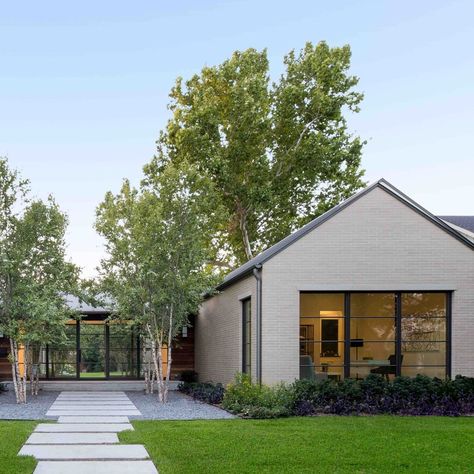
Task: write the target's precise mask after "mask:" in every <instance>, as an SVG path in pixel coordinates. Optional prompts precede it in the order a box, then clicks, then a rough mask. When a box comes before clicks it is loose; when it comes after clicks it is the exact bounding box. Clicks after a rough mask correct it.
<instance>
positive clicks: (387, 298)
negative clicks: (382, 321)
mask: <svg viewBox="0 0 474 474" xmlns="http://www.w3.org/2000/svg"><path fill="white" fill-rule="evenodd" d="M369 317H379V318H382V317H387V318H394V317H395V293H351V318H369Z"/></svg>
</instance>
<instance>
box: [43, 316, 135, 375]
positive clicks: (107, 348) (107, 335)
mask: <svg viewBox="0 0 474 474" xmlns="http://www.w3.org/2000/svg"><path fill="white" fill-rule="evenodd" d="M107 316H108V315H98V316H95V315H94V316H93V317H90V318H88V319H89V320H91V321H104V326H105V333H104V337H105V367H104V369H105V370H104V377H81V362H82V352H81V321H82V320H76V322H75V327H76V375H75V377H74V378H72V377H54V379H51V378H50V373H49V360H50V358H49V351H50V346H46V374H45V375H46V380H88V381H95V380H97V381H100V380H140V379H141V353H140V351H141V347H140V338H139V336H134V335H133V334H132V337H136V346H135V347H136V348H135V351H136V360H137V365H136V370H135V371H134V372H135V376H133V377H110V328H109V325H108V323H107V321H106V319H107ZM132 350H133V348H132Z"/></svg>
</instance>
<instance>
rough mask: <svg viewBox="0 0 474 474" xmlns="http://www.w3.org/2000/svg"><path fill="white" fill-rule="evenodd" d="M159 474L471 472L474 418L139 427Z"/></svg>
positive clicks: (128, 435) (137, 434)
mask: <svg viewBox="0 0 474 474" xmlns="http://www.w3.org/2000/svg"><path fill="white" fill-rule="evenodd" d="M133 425H134V427H135V431H129V432H123V433H121V434H120V438H121V441H122V442H128V443H143V444H145V446H146V448H147V449H148V452H149V453H150V455H151V457H152V458H153V461H154V462H155V464H156V466H157V467H158V469H159V471H160V474H172V473H173V474H176V473H187V474H190V473H203V472H205V473H223V472H225V473H239V474H240V473H317V472H320V473H357V472H358V473H395V472H397V473H398V472H410V473H411V472H413V473H439V472H446V473H448V472H449V473H453V472H456V473H461V472H466V473H467V472H469V473H472V472H474V418H468V417H466V418H440V417H390V416H377V417H330V416H328V417H316V418H289V419H280V420H261V421H260V420H214V421H135V422H134V423H133Z"/></svg>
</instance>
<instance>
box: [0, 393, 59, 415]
mask: <svg viewBox="0 0 474 474" xmlns="http://www.w3.org/2000/svg"><path fill="white" fill-rule="evenodd" d="M58 395H59V392H43V391H40V393H39V395H37V396H34V395H30V394H29V393H28V394H27V396H26V401H27V403H26V404H23V405H18V404H17V403H16V400H15V392H14V391H13V390H8V392H4V393H0V420H45V419H47V417H46V412H47V411H48V409H49V407H50V406H51V405H52V404H53V402H54V400H56V397H57V396H58Z"/></svg>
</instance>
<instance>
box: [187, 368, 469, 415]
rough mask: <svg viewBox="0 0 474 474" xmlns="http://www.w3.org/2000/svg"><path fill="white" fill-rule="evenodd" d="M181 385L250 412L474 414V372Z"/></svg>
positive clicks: (240, 376)
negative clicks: (448, 376)
mask: <svg viewBox="0 0 474 474" xmlns="http://www.w3.org/2000/svg"><path fill="white" fill-rule="evenodd" d="M179 390H180V391H182V392H184V393H187V394H188V395H191V396H192V397H193V398H195V399H198V400H201V401H204V402H207V403H212V404H222V407H223V408H225V409H226V410H228V411H230V412H231V413H234V414H237V415H240V416H242V417H245V418H278V417H283V416H312V415H318V414H335V415H357V414H368V415H376V414H391V415H443V416H460V415H469V414H474V378H469V377H462V376H457V377H456V378H455V379H453V380H440V379H437V378H430V377H426V376H423V375H418V376H416V377H414V378H408V377H397V378H395V379H394V380H393V381H387V380H385V379H384V378H383V377H381V376H380V375H375V374H372V375H369V376H368V377H367V378H366V379H363V380H353V379H346V380H343V381H334V380H324V381H311V380H297V381H295V382H294V383H292V384H288V385H284V384H281V385H277V386H274V387H269V386H266V385H258V384H254V383H252V381H251V379H250V378H249V377H248V376H247V375H244V374H237V375H236V378H235V381H234V382H233V383H231V384H229V385H228V386H227V387H226V389H225V390H224V387H223V386H222V385H220V384H217V385H215V384H212V383H205V384H202V383H201V384H200V383H184V384H180V386H179Z"/></svg>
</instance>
